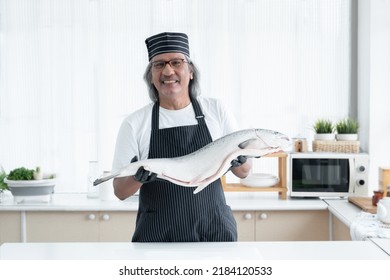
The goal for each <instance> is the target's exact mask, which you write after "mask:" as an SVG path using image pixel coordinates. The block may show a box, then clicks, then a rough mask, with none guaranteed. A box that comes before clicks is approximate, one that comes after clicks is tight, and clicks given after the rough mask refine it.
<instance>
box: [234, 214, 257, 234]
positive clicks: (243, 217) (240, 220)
mask: <svg viewBox="0 0 390 280" xmlns="http://www.w3.org/2000/svg"><path fill="white" fill-rule="evenodd" d="M233 216H234V219H235V220H236V222H237V234H238V241H254V240H255V238H256V232H255V222H256V219H255V218H256V211H233Z"/></svg>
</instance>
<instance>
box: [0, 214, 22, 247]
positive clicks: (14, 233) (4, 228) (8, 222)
mask: <svg viewBox="0 0 390 280" xmlns="http://www.w3.org/2000/svg"><path fill="white" fill-rule="evenodd" d="M21 240H22V236H21V214H20V212H19V211H4V212H3V211H1V212H0V244H2V243H4V242H20V241H21Z"/></svg>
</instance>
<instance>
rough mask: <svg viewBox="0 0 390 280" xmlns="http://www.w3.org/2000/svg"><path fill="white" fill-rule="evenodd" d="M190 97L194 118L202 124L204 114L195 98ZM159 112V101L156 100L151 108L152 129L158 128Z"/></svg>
mask: <svg viewBox="0 0 390 280" xmlns="http://www.w3.org/2000/svg"><path fill="white" fill-rule="evenodd" d="M190 99H191V104H192V107H193V108H194V112H195V119H196V120H197V121H198V124H202V125H203V124H206V122H205V120H204V114H203V112H202V109H201V108H200V105H199V103H198V101H197V100H196V99H195V98H192V97H191V96H190ZM159 112H160V101H158V100H157V101H156V103H154V106H153V110H152V129H158V128H159Z"/></svg>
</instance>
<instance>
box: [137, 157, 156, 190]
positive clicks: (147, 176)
mask: <svg viewBox="0 0 390 280" xmlns="http://www.w3.org/2000/svg"><path fill="white" fill-rule="evenodd" d="M136 161H138V158H137V156H135V157H133V158H132V160H131V162H132V163H133V162H136ZM133 178H134V179H135V180H136V181H138V182H140V183H142V184H146V183H150V182H152V181H154V180H156V178H157V174H156V173H154V172H150V171H147V170H145V169H144V167H143V166H141V167H140V168H138V170H137V173H135V175H134V176H133Z"/></svg>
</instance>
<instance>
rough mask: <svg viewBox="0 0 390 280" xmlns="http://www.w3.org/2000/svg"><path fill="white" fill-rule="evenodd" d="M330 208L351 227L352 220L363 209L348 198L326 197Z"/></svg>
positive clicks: (330, 210) (331, 211)
mask: <svg viewBox="0 0 390 280" xmlns="http://www.w3.org/2000/svg"><path fill="white" fill-rule="evenodd" d="M325 202H326V203H327V204H328V210H329V212H330V213H332V214H333V215H335V216H336V217H337V218H338V219H339V220H340V221H342V222H343V223H344V224H345V225H346V226H348V227H350V226H351V223H352V221H353V220H354V219H355V218H356V216H357V215H358V214H359V213H360V212H361V211H362V210H361V209H360V208H359V207H357V206H356V205H354V204H352V203H350V202H348V199H346V198H345V199H326V200H325Z"/></svg>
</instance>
